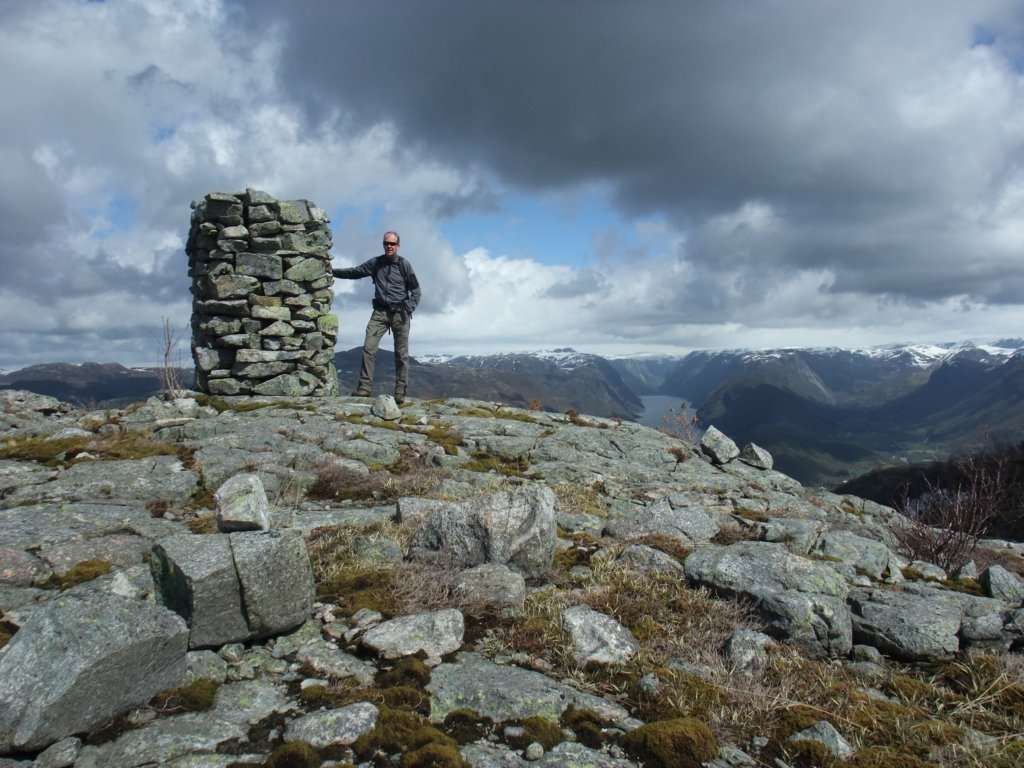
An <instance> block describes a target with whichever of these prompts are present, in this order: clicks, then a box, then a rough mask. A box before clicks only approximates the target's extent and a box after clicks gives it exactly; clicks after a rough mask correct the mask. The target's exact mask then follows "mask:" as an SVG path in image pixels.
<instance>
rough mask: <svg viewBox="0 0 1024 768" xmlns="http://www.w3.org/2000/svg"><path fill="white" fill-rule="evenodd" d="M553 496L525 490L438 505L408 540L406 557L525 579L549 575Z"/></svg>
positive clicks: (539, 488) (548, 492) (549, 492)
mask: <svg viewBox="0 0 1024 768" xmlns="http://www.w3.org/2000/svg"><path fill="white" fill-rule="evenodd" d="M555 502H556V499H555V494H554V492H553V491H552V490H551V489H550V488H548V487H547V486H540V485H537V486H526V487H522V488H516V489H513V490H509V491H500V492H499V493H495V494H491V495H488V496H481V497H478V498H475V499H470V500H468V501H463V502H438V505H437V507H438V508H437V510H436V511H435V512H434V513H433V514H432V515H430V516H429V517H427V518H426V520H425V522H424V525H423V527H422V528H420V530H419V531H417V533H416V535H415V536H414V537H413V540H412V544H411V546H410V549H409V555H410V557H412V558H413V559H420V560H429V561H435V562H439V563H442V564H444V565H446V566H452V567H457V568H470V567H472V566H474V565H481V564H483V563H502V564H505V565H507V566H508V567H509V568H512V569H514V570H516V571H519V572H520V573H521V574H522V575H523V576H524V577H526V578H533V577H536V576H540V575H542V574H544V573H546V572H547V571H548V570H550V569H551V563H552V560H553V559H554V552H555V540H556V527H555Z"/></svg>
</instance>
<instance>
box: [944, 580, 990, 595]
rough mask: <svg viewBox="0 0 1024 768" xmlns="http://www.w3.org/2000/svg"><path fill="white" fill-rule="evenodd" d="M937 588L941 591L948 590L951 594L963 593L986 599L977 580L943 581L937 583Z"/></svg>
mask: <svg viewBox="0 0 1024 768" xmlns="http://www.w3.org/2000/svg"><path fill="white" fill-rule="evenodd" d="M939 586H940V587H942V588H943V589H948V590H950V591H951V592H963V593H964V594H967V595H975V596H977V597H987V595H986V593H985V588H984V587H983V586H982V585H981V582H980V581H978V580H977V579H969V578H967V577H961V578H959V579H945V580H944V581H940V582H939Z"/></svg>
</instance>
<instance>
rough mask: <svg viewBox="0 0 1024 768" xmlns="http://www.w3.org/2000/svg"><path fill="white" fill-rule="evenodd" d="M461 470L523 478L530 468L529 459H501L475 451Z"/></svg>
mask: <svg viewBox="0 0 1024 768" xmlns="http://www.w3.org/2000/svg"><path fill="white" fill-rule="evenodd" d="M462 468H463V469H467V470H469V471H470V472H497V473H498V474H499V475H507V476H509V477H525V473H526V470H527V469H529V468H530V461H529V459H503V458H501V457H499V456H492V455H491V454H489V453H486V452H484V451H476V452H475V453H474V454H473V458H472V459H471V460H470V461H467V462H466V463H465V464H463V465H462Z"/></svg>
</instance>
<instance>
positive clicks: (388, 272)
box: [331, 232, 420, 405]
mask: <svg viewBox="0 0 1024 768" xmlns="http://www.w3.org/2000/svg"><path fill="white" fill-rule="evenodd" d="M400 243H401V238H399V236H398V233H397V232H385V233H384V255H383V256H375V257H374V258H372V259H370V260H369V261H365V262H363V263H362V264H360V265H359V266H358V267H348V268H346V269H332V270H331V271H332V272H333V273H334V276H335V277H340V278H342V279H343V280H358V279H359V278H362V277H372V278H373V314H371V315H370V322H369V323H367V324H366V340H365V341H364V342H363V364H362V368H361V369H360V371H359V384H358V385H357V386H356V391H355V392H353V393H352V394H353V395H354V396H356V397H369V396H370V393H371V392H372V390H373V366H374V363H375V362H376V358H377V347H379V346H380V339H381V337H382V336H383V335H384V334H385V332H387V331H390V332H392V333H393V334H394V336H395V401H396V402H397V403H398V404H399V405H401V404H402V403H404V402H405V392H406V390H407V389H408V388H409V327H410V326H411V325H412V313H413V312H414V311H415V310H416V305H417V304H419V303H420V281H419V280H417V279H416V273H415V272H413V269H412V265H411V264H410V263H409V262H408V261H407V260H406V259H403V258H402V257H401V256H399V255H398V248H399V245H400Z"/></svg>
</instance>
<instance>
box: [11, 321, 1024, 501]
mask: <svg viewBox="0 0 1024 768" xmlns="http://www.w3.org/2000/svg"><path fill="white" fill-rule="evenodd" d="M360 359H361V350H360V349H359V348H353V349H349V350H346V351H342V352H339V353H338V354H337V355H336V356H335V365H336V367H337V369H338V376H339V380H340V382H341V386H342V391H343V392H347V391H348V389H351V388H352V387H353V385H354V383H355V381H356V378H357V376H358V370H359V364H360ZM410 365H411V366H412V371H411V374H410V391H409V395H410V396H412V397H417V398H424V399H432V398H453V397H465V398H472V399H478V400H485V401H489V402H504V403H509V404H510V405H516V406H520V407H532V408H535V409H541V410H546V411H551V412H563V411H566V410H570V409H571V410H575V411H578V412H580V413H585V414H590V415H594V416H605V417H611V418H619V419H623V420H636V419H639V418H641V416H643V417H644V418H646V419H647V423H656V422H652V421H651V420H650V419H651V416H652V414H651V413H647V414H645V413H644V411H645V399H646V400H647V402H648V403H650V402H654V401H658V402H664V399H665V398H666V397H670V398H677V399H678V400H679V401H680V403H682V402H683V401H686V402H688V403H690V404H691V405H692V406H694V407H695V408H696V413H697V417H698V420H699V424H701V425H705V426H706V425H710V424H714V425H715V426H716V427H718V428H719V429H721V430H722V431H724V432H725V433H726V434H729V435H730V436H731V437H733V438H734V439H735V440H736V441H737V442H741V443H745V442H754V443H757V444H758V445H760V446H762V447H763V448H765V449H767V450H768V451H770V452H771V453H772V455H773V456H774V457H775V463H776V466H777V467H778V468H779V469H780V470H781V471H783V472H785V473H787V474H789V475H790V476H792V477H794V478H796V479H798V480H800V482H802V483H804V484H807V485H820V486H826V487H835V486H836V485H838V484H839V483H841V482H843V481H845V480H848V479H850V478H852V477H855V476H857V475H861V474H863V473H865V472H867V471H870V470H873V469H877V468H881V467H885V466H887V465H892V464H894V463H900V462H916V461H922V460H927V459H934V458H945V457H947V456H949V455H952V454H955V453H957V452H962V451H967V450H972V449H975V448H978V447H983V446H986V445H993V444H1008V443H1009V444H1016V443H1017V442H1020V441H1021V440H1022V439H1024V339H1002V340H999V341H995V342H992V343H991V344H985V345H977V344H972V343H958V344H942V345H900V346H889V347H873V348H865V349H857V350H847V349H840V348H818V349H781V350H761V351H753V350H730V351H716V352H706V351H698V352H691V353H689V354H685V355H678V356H670V355H662V356H641V357H625V358H604V357H601V356H598V355H592V354H585V353H580V352H577V351H575V350H572V349H566V348H563V349H555V350H549V351H544V352H530V353H516V354H496V355H483V356H458V357H450V356H445V357H441V356H424V357H422V358H420V359H413V360H412V361H411V362H410ZM159 373H160V371H159V369H158V368H155V367H154V368H126V367H124V366H122V365H119V364H117V363H102V364H101V363H83V364H81V365H71V364H66V363H51V364H45V365H34V366H29V367H27V368H23V369H21V370H18V371H14V372H10V373H4V374H0V389H25V390H29V391H32V392H37V393H39V394H46V395H51V396H53V397H57V398H59V399H61V400H65V401H67V402H72V403H77V404H80V405H91V406H100V407H123V406H125V405H127V404H129V403H131V402H135V401H138V400H140V399H144V398H146V397H148V396H149V395H151V394H155V393H156V392H158V391H159V389H160V380H159ZM180 374H181V381H182V385H183V386H190V385H191V382H192V372H191V370H189V369H183V370H182V371H181V372H180ZM393 377H394V364H393V358H392V355H391V353H390V351H389V350H382V351H381V354H379V355H378V358H377V371H376V382H377V386H376V389H375V392H376V393H383V392H388V391H390V389H389V385H390V382H391V381H392V380H393ZM659 398H660V400H659ZM666 413H667V412H666ZM654 416H655V417H656V416H657V414H654Z"/></svg>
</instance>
